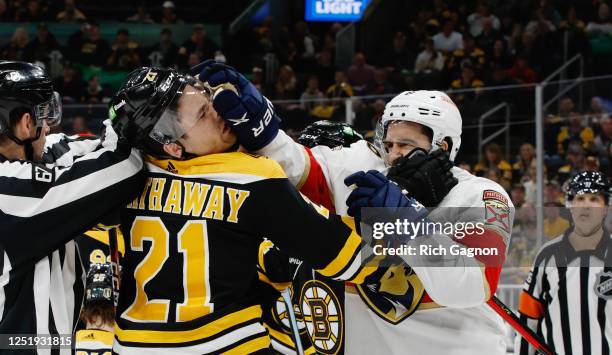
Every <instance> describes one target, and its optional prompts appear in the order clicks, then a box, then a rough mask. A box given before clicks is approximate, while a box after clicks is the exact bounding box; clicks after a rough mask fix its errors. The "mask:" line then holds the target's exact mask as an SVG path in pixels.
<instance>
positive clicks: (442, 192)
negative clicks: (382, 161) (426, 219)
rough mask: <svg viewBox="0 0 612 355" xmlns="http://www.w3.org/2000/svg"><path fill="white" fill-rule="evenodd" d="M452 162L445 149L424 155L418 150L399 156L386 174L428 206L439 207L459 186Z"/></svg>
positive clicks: (410, 194)
mask: <svg viewBox="0 0 612 355" xmlns="http://www.w3.org/2000/svg"><path fill="white" fill-rule="evenodd" d="M452 167H453V163H452V162H451V161H450V159H449V157H448V153H446V152H445V151H443V150H442V149H438V150H436V151H433V152H431V153H430V154H425V153H424V152H421V151H417V152H416V153H415V154H413V153H412V152H411V153H410V154H408V155H406V156H404V157H402V158H399V159H397V160H396V161H395V162H394V163H393V166H391V168H389V172H388V174H387V177H389V179H391V180H393V181H395V182H397V183H398V184H399V185H400V186H401V187H402V188H403V189H405V190H406V191H408V195H409V196H411V197H414V198H415V199H416V200H417V201H419V202H421V203H422V204H423V205H424V206H426V207H436V206H437V205H438V204H439V203H440V201H442V200H443V199H444V197H445V196H446V195H447V194H448V193H449V192H450V190H451V189H452V188H453V187H454V186H455V185H457V183H458V181H457V179H456V178H455V177H454V176H453V173H452V172H451V168H452Z"/></svg>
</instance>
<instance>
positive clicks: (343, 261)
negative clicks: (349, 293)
mask: <svg viewBox="0 0 612 355" xmlns="http://www.w3.org/2000/svg"><path fill="white" fill-rule="evenodd" d="M341 218H342V221H343V222H344V223H345V224H346V225H347V226H349V227H350V228H351V234H350V235H349V237H348V238H347V240H346V242H345V243H344V246H343V247H342V249H340V252H339V253H338V256H336V258H335V259H334V260H332V261H331V262H330V263H329V264H328V265H327V266H326V267H325V268H323V269H320V270H317V271H318V272H319V273H320V274H321V275H323V276H327V277H334V276H337V275H338V274H339V273H340V272H341V271H342V270H343V269H344V268H345V267H346V266H347V265H348V263H350V262H351V260H352V259H353V256H354V255H355V254H356V253H357V252H358V251H359V248H360V247H361V238H360V237H359V235H358V234H357V233H356V232H355V220H354V219H352V218H350V217H346V216H342V217H341Z"/></svg>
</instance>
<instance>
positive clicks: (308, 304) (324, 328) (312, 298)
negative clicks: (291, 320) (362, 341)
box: [300, 280, 344, 355]
mask: <svg viewBox="0 0 612 355" xmlns="http://www.w3.org/2000/svg"><path fill="white" fill-rule="evenodd" d="M300 300H301V306H302V316H303V318H304V322H305V323H306V329H307V330H308V334H309V335H310V338H311V339H312V343H313V345H314V347H315V348H316V350H317V352H318V353H320V354H325V355H335V354H337V353H338V351H339V350H340V347H341V345H342V337H343V336H344V326H343V324H344V323H343V320H342V309H341V306H340V302H338V298H337V297H336V295H334V293H333V291H332V290H331V289H330V288H329V286H327V285H326V284H324V283H322V282H317V281H315V280H310V281H308V282H306V283H305V284H304V287H302V295H301V297H300Z"/></svg>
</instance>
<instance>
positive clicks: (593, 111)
mask: <svg viewBox="0 0 612 355" xmlns="http://www.w3.org/2000/svg"><path fill="white" fill-rule="evenodd" d="M606 116H608V112H606V109H605V108H604V105H603V102H602V99H601V97H599V96H593V97H592V98H591V105H590V109H589V113H588V115H587V116H586V117H585V120H584V121H585V122H584V123H585V124H586V125H589V126H591V127H593V126H597V125H599V124H600V123H601V120H602V119H603V118H604V117H606Z"/></svg>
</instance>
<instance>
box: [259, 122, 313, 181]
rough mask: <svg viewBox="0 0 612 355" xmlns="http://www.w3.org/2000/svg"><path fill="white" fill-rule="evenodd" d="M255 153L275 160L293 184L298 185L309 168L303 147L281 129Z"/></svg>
mask: <svg viewBox="0 0 612 355" xmlns="http://www.w3.org/2000/svg"><path fill="white" fill-rule="evenodd" d="M255 153H256V154H260V155H263V156H265V157H268V158H271V159H274V160H276V161H277V162H278V163H279V164H280V166H281V167H282V168H283V170H285V174H286V175H287V178H289V181H291V184H292V185H293V186H298V187H299V186H300V185H301V183H303V182H304V180H305V179H306V177H307V174H308V170H310V159H309V158H308V154H307V153H306V150H305V149H304V147H303V146H302V145H301V144H299V143H297V142H295V141H294V140H293V139H291V137H289V136H288V135H287V134H286V133H285V132H284V131H282V130H279V131H278V134H277V135H276V138H274V139H273V140H272V142H270V144H268V145H267V146H265V147H263V148H261V149H260V150H258V151H257V152H255Z"/></svg>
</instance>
